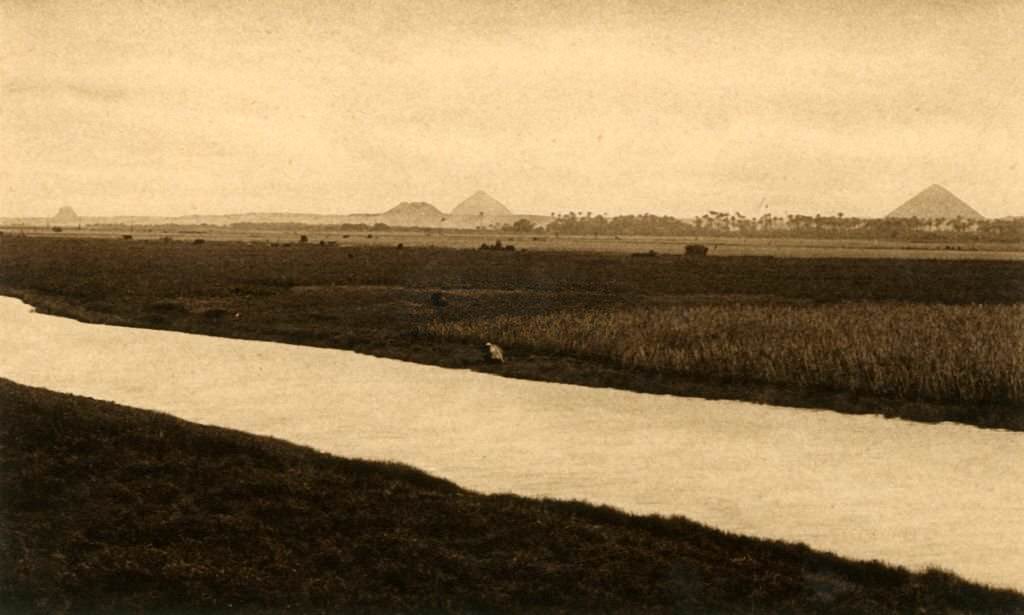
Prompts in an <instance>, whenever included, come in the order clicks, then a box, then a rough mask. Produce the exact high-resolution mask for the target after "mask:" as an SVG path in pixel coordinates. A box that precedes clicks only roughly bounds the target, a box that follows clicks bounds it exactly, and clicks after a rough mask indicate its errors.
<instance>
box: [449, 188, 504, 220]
mask: <svg viewBox="0 0 1024 615" xmlns="http://www.w3.org/2000/svg"><path fill="white" fill-rule="evenodd" d="M452 215H453V216H511V215H513V214H512V212H511V211H509V209H508V207H505V206H504V205H502V204H501V203H500V202H499V201H498V200H497V199H495V198H494V197H492V196H491V195H489V194H487V193H486V192H484V191H483V190H477V191H476V192H474V193H473V194H472V195H471V196H470V197H469V198H467V199H466V200H465V201H462V202H461V203H459V204H458V205H456V206H455V209H453V210H452Z"/></svg>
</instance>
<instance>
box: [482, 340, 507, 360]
mask: <svg viewBox="0 0 1024 615" xmlns="http://www.w3.org/2000/svg"><path fill="white" fill-rule="evenodd" d="M483 351H484V360H485V361H487V362H489V363H504V362H505V351H504V350H502V349H501V346H499V345H497V344H492V343H491V342H484V345H483Z"/></svg>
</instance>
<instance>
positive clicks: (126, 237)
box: [121, 235, 132, 239]
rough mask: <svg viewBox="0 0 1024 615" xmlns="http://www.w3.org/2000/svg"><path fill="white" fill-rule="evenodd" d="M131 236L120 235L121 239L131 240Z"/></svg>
mask: <svg viewBox="0 0 1024 615" xmlns="http://www.w3.org/2000/svg"><path fill="white" fill-rule="evenodd" d="M131 238H132V236H131V235H121V239H131Z"/></svg>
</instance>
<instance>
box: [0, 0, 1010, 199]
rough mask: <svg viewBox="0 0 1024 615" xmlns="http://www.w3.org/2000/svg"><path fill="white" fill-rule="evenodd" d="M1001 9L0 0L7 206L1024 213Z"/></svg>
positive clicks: (0, 175)
mask: <svg viewBox="0 0 1024 615" xmlns="http://www.w3.org/2000/svg"><path fill="white" fill-rule="evenodd" d="M583 5H590V6H589V7H588V8H582V6H583ZM847 5H850V6H847ZM1022 32H1024V0H1011V1H1003V2H984V1H980V2H974V1H972V2H963V3H961V2H926V1H924V0H922V1H919V2H904V3H896V2H871V1H868V2H847V1H846V0H842V1H836V2H834V3H833V4H831V5H830V4H829V3H827V2H824V1H814V2H811V1H808V2H770V1H765V0H762V1H757V2H715V1H711V2H692V3H689V4H687V3H686V2H685V1H684V2H664V3H660V2H636V3H626V2H622V3H615V2H612V3H590V2H576V1H573V2H565V3H562V4H559V3H551V2H549V1H547V0H545V1H543V2H530V1H529V0H527V1H520V2H512V1H507V2H487V1H485V0H464V1H453V2H440V1H439V2H425V3H422V4H417V3H415V2H405V1H403V2H394V3H390V2H389V3H382V2H377V3H374V2H357V3H353V4H352V5H351V6H346V5H345V4H344V3H342V2H336V1H334V0H331V1H324V2H309V1H303V0H281V1H280V2H262V3H261V2H258V1H252V2H216V1H215V0H214V1H211V0H202V1H200V0H195V1H191V0H190V1H179V2H145V1H142V0H131V1H129V2H124V3H120V2H104V1H103V0H98V1H89V2H85V1H83V2H72V1H60V0H53V1H47V0H33V1H27V0H26V1H21V0H3V1H2V2H0V80H2V81H0V215H4V216H31V215H52V214H53V213H54V212H56V210H57V208H58V207H60V206H62V205H70V206H72V207H74V208H75V210H76V211H78V213H79V214H81V215H110V214H139V215H178V214H189V213H196V212H205V213H234V212H245V211H303V212H313V213H354V212H372V211H382V210H383V209H385V208H387V207H390V206H391V205H394V204H395V203H397V202H399V201H411V200H424V201H429V202H431V203H434V204H435V205H437V206H438V207H440V208H441V209H444V210H447V209H449V208H451V207H452V206H454V205H455V204H456V203H457V202H458V201H460V200H461V199H462V198H465V197H466V196H468V195H469V194H470V193H472V192H473V191H475V190H477V189H483V190H486V191H487V192H489V193H490V194H491V195H493V196H494V197H496V198H497V199H499V200H501V201H502V202H504V203H506V204H507V205H509V206H510V207H511V208H512V209H513V210H515V211H518V212H524V213H547V212H550V211H568V210H584V211H587V210H589V211H593V212H595V213H600V212H609V213H640V212H645V211H647V212H652V213H658V214H671V215H678V216H689V215H695V214H700V213H703V212H705V211H708V210H719V211H741V212H743V213H747V214H752V213H754V212H756V210H757V204H758V202H759V201H760V200H761V199H762V198H767V199H768V203H769V205H770V206H771V209H772V211H774V212H777V213H783V212H786V211H788V212H794V213H797V212H801V213H813V212H815V211H821V212H825V213H832V212H837V211H842V212H845V213H846V214H847V215H864V216H878V215H883V214H885V213H887V212H888V211H889V210H891V209H892V208H894V207H896V206H897V205H899V204H900V203H901V202H903V201H904V200H906V199H907V198H909V197H911V196H913V195H914V194H915V193H916V192H918V191H919V190H921V189H923V188H924V187H926V186H928V185H929V184H932V183H939V184H942V185H944V186H946V187H947V188H949V189H950V190H952V191H953V192H954V193H956V194H958V195H959V196H960V197H961V198H963V199H964V200H966V201H967V202H968V203H970V204H971V205H973V206H974V207H975V208H976V209H978V210H979V211H981V212H982V213H983V214H985V215H989V216H1003V215H1024V175H1022V171H1024V168H1022V164H1021V163H1022V162H1024V77H1022V75H1024V34H1022Z"/></svg>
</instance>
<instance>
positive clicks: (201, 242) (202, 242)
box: [192, 239, 206, 246]
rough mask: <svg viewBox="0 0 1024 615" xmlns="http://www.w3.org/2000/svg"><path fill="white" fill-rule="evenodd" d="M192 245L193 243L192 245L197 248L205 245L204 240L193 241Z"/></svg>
mask: <svg viewBox="0 0 1024 615" xmlns="http://www.w3.org/2000/svg"><path fill="white" fill-rule="evenodd" d="M192 243H193V244H195V245H197V246H201V245H203V244H204V243H206V240H205V239H196V240H195V241H193V242H192Z"/></svg>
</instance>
